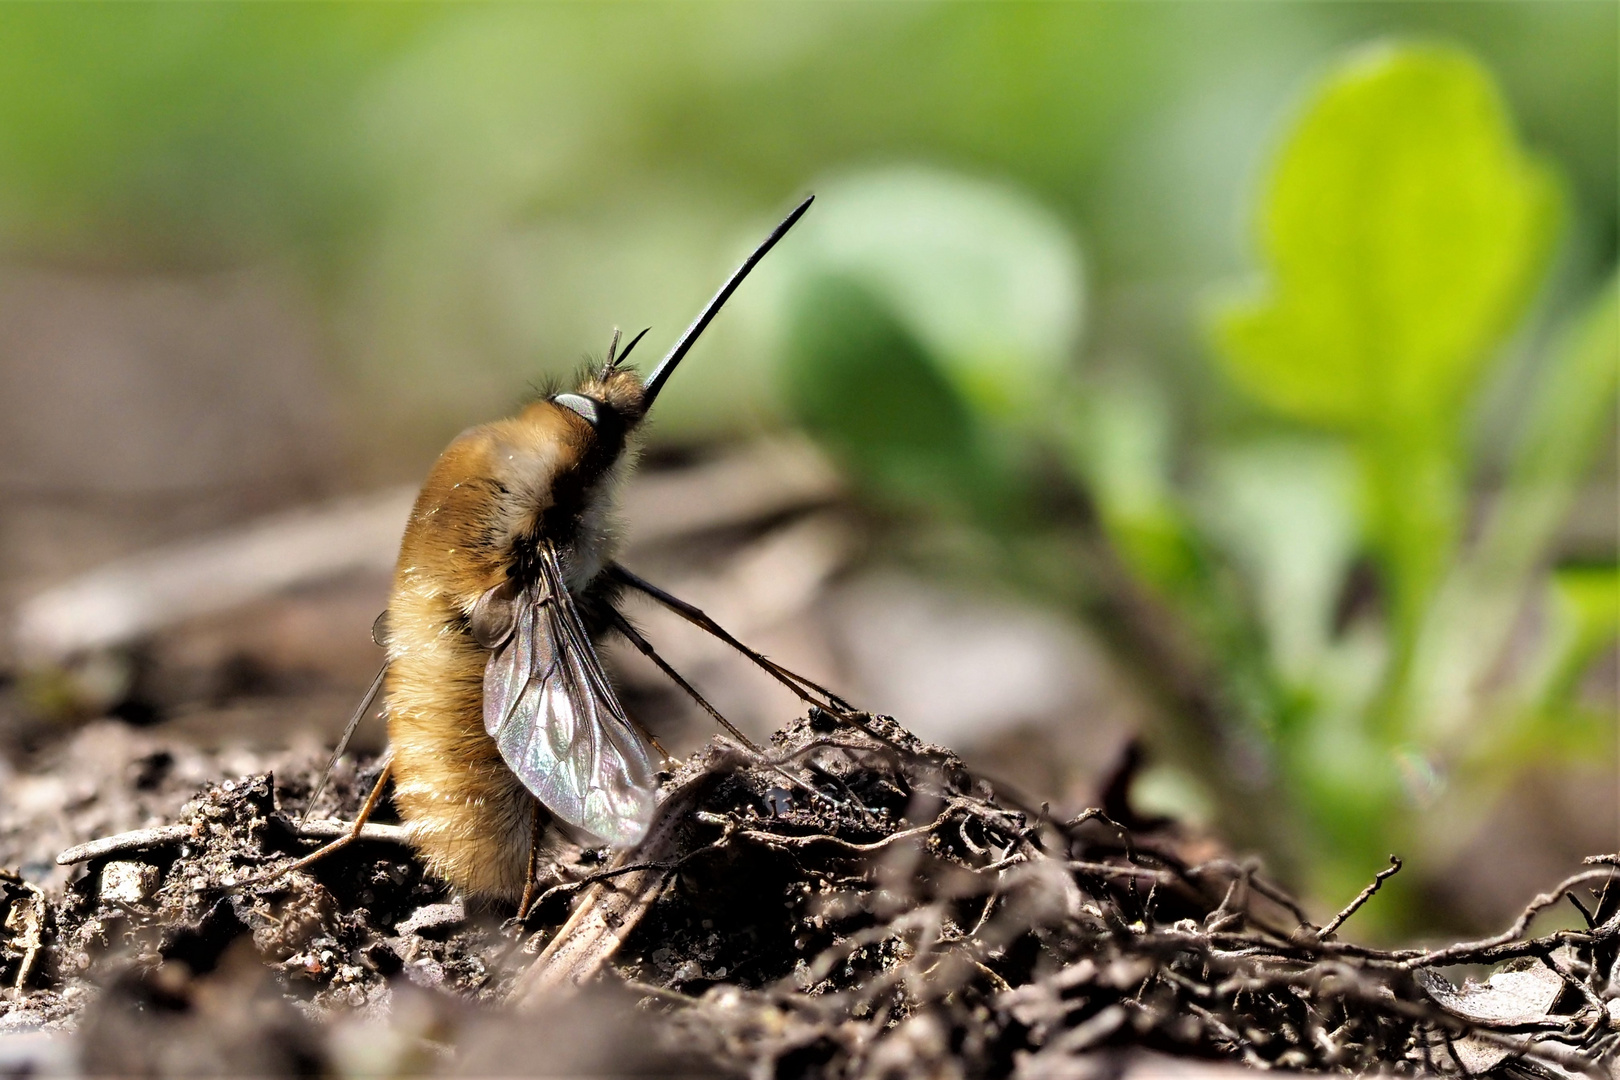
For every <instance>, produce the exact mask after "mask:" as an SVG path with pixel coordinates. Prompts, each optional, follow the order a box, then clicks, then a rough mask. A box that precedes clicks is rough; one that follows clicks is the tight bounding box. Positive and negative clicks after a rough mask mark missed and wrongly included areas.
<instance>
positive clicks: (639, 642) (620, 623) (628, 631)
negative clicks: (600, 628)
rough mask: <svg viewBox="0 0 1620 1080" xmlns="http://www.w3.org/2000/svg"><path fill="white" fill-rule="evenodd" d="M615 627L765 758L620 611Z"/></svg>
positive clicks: (745, 743)
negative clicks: (671, 665) (670, 664)
mask: <svg viewBox="0 0 1620 1080" xmlns="http://www.w3.org/2000/svg"><path fill="white" fill-rule="evenodd" d="M613 627H614V629H616V630H617V631H618V632H619V633H621V634H623V635H624V637H625V640H626V641H628V642H630V644H632V645H634V646H635V647H636V649H637V650H638V651H639V652H640V653H641V655H642V656H645V657H646V658H647V659H649V660H651V661H652V662H653V663H654V664H657V665H658V670H659V671H662V672H663V673H664V674H665V675H667V676H669V681H670V682H672V683H674V684H675V685H676V686H678V687H680V688H681V689H682V690H684V691H685V692H686V696H687V697H689V698H691V699H692V700H693V701H695V702H697V704H698V708H700V709H702V710H703V711H704V712H706V713H708V714H709V717H710V719H712V720H713V721H714V722H715V723H717V724H719V725H720V726H721V727H723V728H725V729H726V730H727V731H729V732H730V733H731V737H732V738H734V739H736V740H737V741H738V742H740V743H742V744H743V745H744V746H746V747H748V749H750V750H752V751H753V752H754V753H756V754H759V755H761V756H764V753H765V751H763V750H761V749H760V748H759V746H758V745H757V744H755V742H754V740H753V739H750V738H749V737H748V736H747V735H744V734H743V733H742V731H741V730H739V729H738V727H737V725H735V724H733V723H732V722H731V721H730V720H727V719H726V718H725V717H724V716H721V715H720V710H719V709H716V708H715V707H714V706H713V705H710V704H709V701H708V699H707V698H705V697H704V696H703V695H702V694H700V693H698V692H697V688H696V687H694V686H693V685H692V684H691V683H689V682H687V681H686V680H685V679H684V678H682V677H681V673H680V672H678V671H676V670H675V669H674V668H672V667H670V666H669V662H668V661H667V660H665V659H664V658H663V657H662V656H659V655H658V651H657V650H656V649H654V648H653V647H652V643H651V642H649V641H648V640H647V639H646V638H644V637H642V636H641V632H640V631H639V630H637V629H636V628H635V627H634V626H631V625H630V620H629V619H627V618H625V617H624V616H623V615H622V614H621V613H620V612H618V611H614V612H613ZM649 737H650V736H649ZM666 756H667V755H666Z"/></svg>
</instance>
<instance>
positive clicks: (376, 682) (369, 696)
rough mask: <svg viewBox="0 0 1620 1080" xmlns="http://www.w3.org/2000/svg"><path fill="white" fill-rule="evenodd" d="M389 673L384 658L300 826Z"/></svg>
mask: <svg viewBox="0 0 1620 1080" xmlns="http://www.w3.org/2000/svg"><path fill="white" fill-rule="evenodd" d="M387 674H388V661H386V660H384V661H383V665H382V667H380V668H378V669H377V677H376V678H374V679H372V680H371V689H369V690H367V691H366V696H365V697H363V698H361V699H360V707H359V708H357V709H355V710H354V715H353V716H351V717H349V724H348V726H347V727H345V728H344V729H343V736H342V738H340V739H338V743H337V749H336V750H334V751H332V759H331V760H330V761H328V762H327V763H326V771H325V772H323V773H321V779H320V783H318V784H316V785H315V790H314V791H312V792H310V794H309V801H308V802H306V803H305V804H304V812H303V813H301V814H299V815H298V827H299V828H303V826H304V818H306V817H308V816H309V808H310V807H312V806H314V805H315V800H316V799H318V798H320V797H321V792H323V791H325V790H326V782H327V781H328V780H330V779H332V770H333V769H335V768H336V767H337V763H338V758H340V757H342V756H343V751H345V750H347V749H348V748H349V740H350V739H352V738H354V729H355V728H357V727H359V726H360V721H361V720H364V719H365V718H366V714H367V713H369V712H370V711H371V703H372V702H374V701H376V700H377V691H379V690H381V689H382V684H383V676H384V675H387Z"/></svg>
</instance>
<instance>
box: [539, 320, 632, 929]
mask: <svg viewBox="0 0 1620 1080" xmlns="http://www.w3.org/2000/svg"><path fill="white" fill-rule="evenodd" d="M618 341H619V338H618V335H617V334H615V335H614V337H613V342H614V344H615V345H616V344H618ZM545 832H546V819H545V810H544V809H543V808H542V807H541V804H540V800H539V799H536V800H534V828H533V830H532V831H531V832H530V834H529V868H528V869H527V870H526V871H524V876H523V899H522V900H521V901H519V902H518V911H517V918H518V922H522V921H523V920H524V919H527V918H528V917H529V909H530V908H531V907H533V906H534V890H535V877H536V876H538V874H539V873H540V838H541V837H542V836H544V835H545Z"/></svg>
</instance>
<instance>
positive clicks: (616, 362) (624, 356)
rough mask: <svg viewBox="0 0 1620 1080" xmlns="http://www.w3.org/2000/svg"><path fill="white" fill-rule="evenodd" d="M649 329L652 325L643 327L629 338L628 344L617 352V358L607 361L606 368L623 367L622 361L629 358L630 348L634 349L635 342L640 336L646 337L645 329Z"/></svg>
mask: <svg viewBox="0 0 1620 1080" xmlns="http://www.w3.org/2000/svg"><path fill="white" fill-rule="evenodd" d="M651 329H652V327H650V326H649V327H646V328H645V329H643V330H642V331H641V333H639V334H637V335H636V336H635V337H633V338H631V339H630V344H628V345H626V346H625V347H624V351H623V352H621V353H620V354H619V356H618V359H616V360H612V361H610V362H609V364H608V370H609V371H611V370H612V369H614V368H618V367H623V366H624V362H625V361H626V360H628V359H630V350H631V349H634V348H635V347H636V343H637V342H639V341H640V340H641V339H642V338H644V337H646V336H647V331H648V330H651Z"/></svg>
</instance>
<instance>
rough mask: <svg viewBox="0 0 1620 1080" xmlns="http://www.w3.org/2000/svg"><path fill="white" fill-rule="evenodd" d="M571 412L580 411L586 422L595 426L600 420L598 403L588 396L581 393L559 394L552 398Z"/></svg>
mask: <svg viewBox="0 0 1620 1080" xmlns="http://www.w3.org/2000/svg"><path fill="white" fill-rule="evenodd" d="M551 400H552V401H554V402H556V403H557V404H558V405H561V406H562V407H563V408H565V409H568V410H569V411H570V412H575V413H578V414H579V415H580V416H582V417H584V418H585V422H586V423H587V424H589V425H591V427H595V426H596V425H597V423H598V421H599V420H600V416H599V415H598V413H597V404H596V402H594V401H592V400H591V399H590V398H588V397H583V396H582V395H579V394H558V395H557V396H556V397H554V398H552V399H551Z"/></svg>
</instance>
